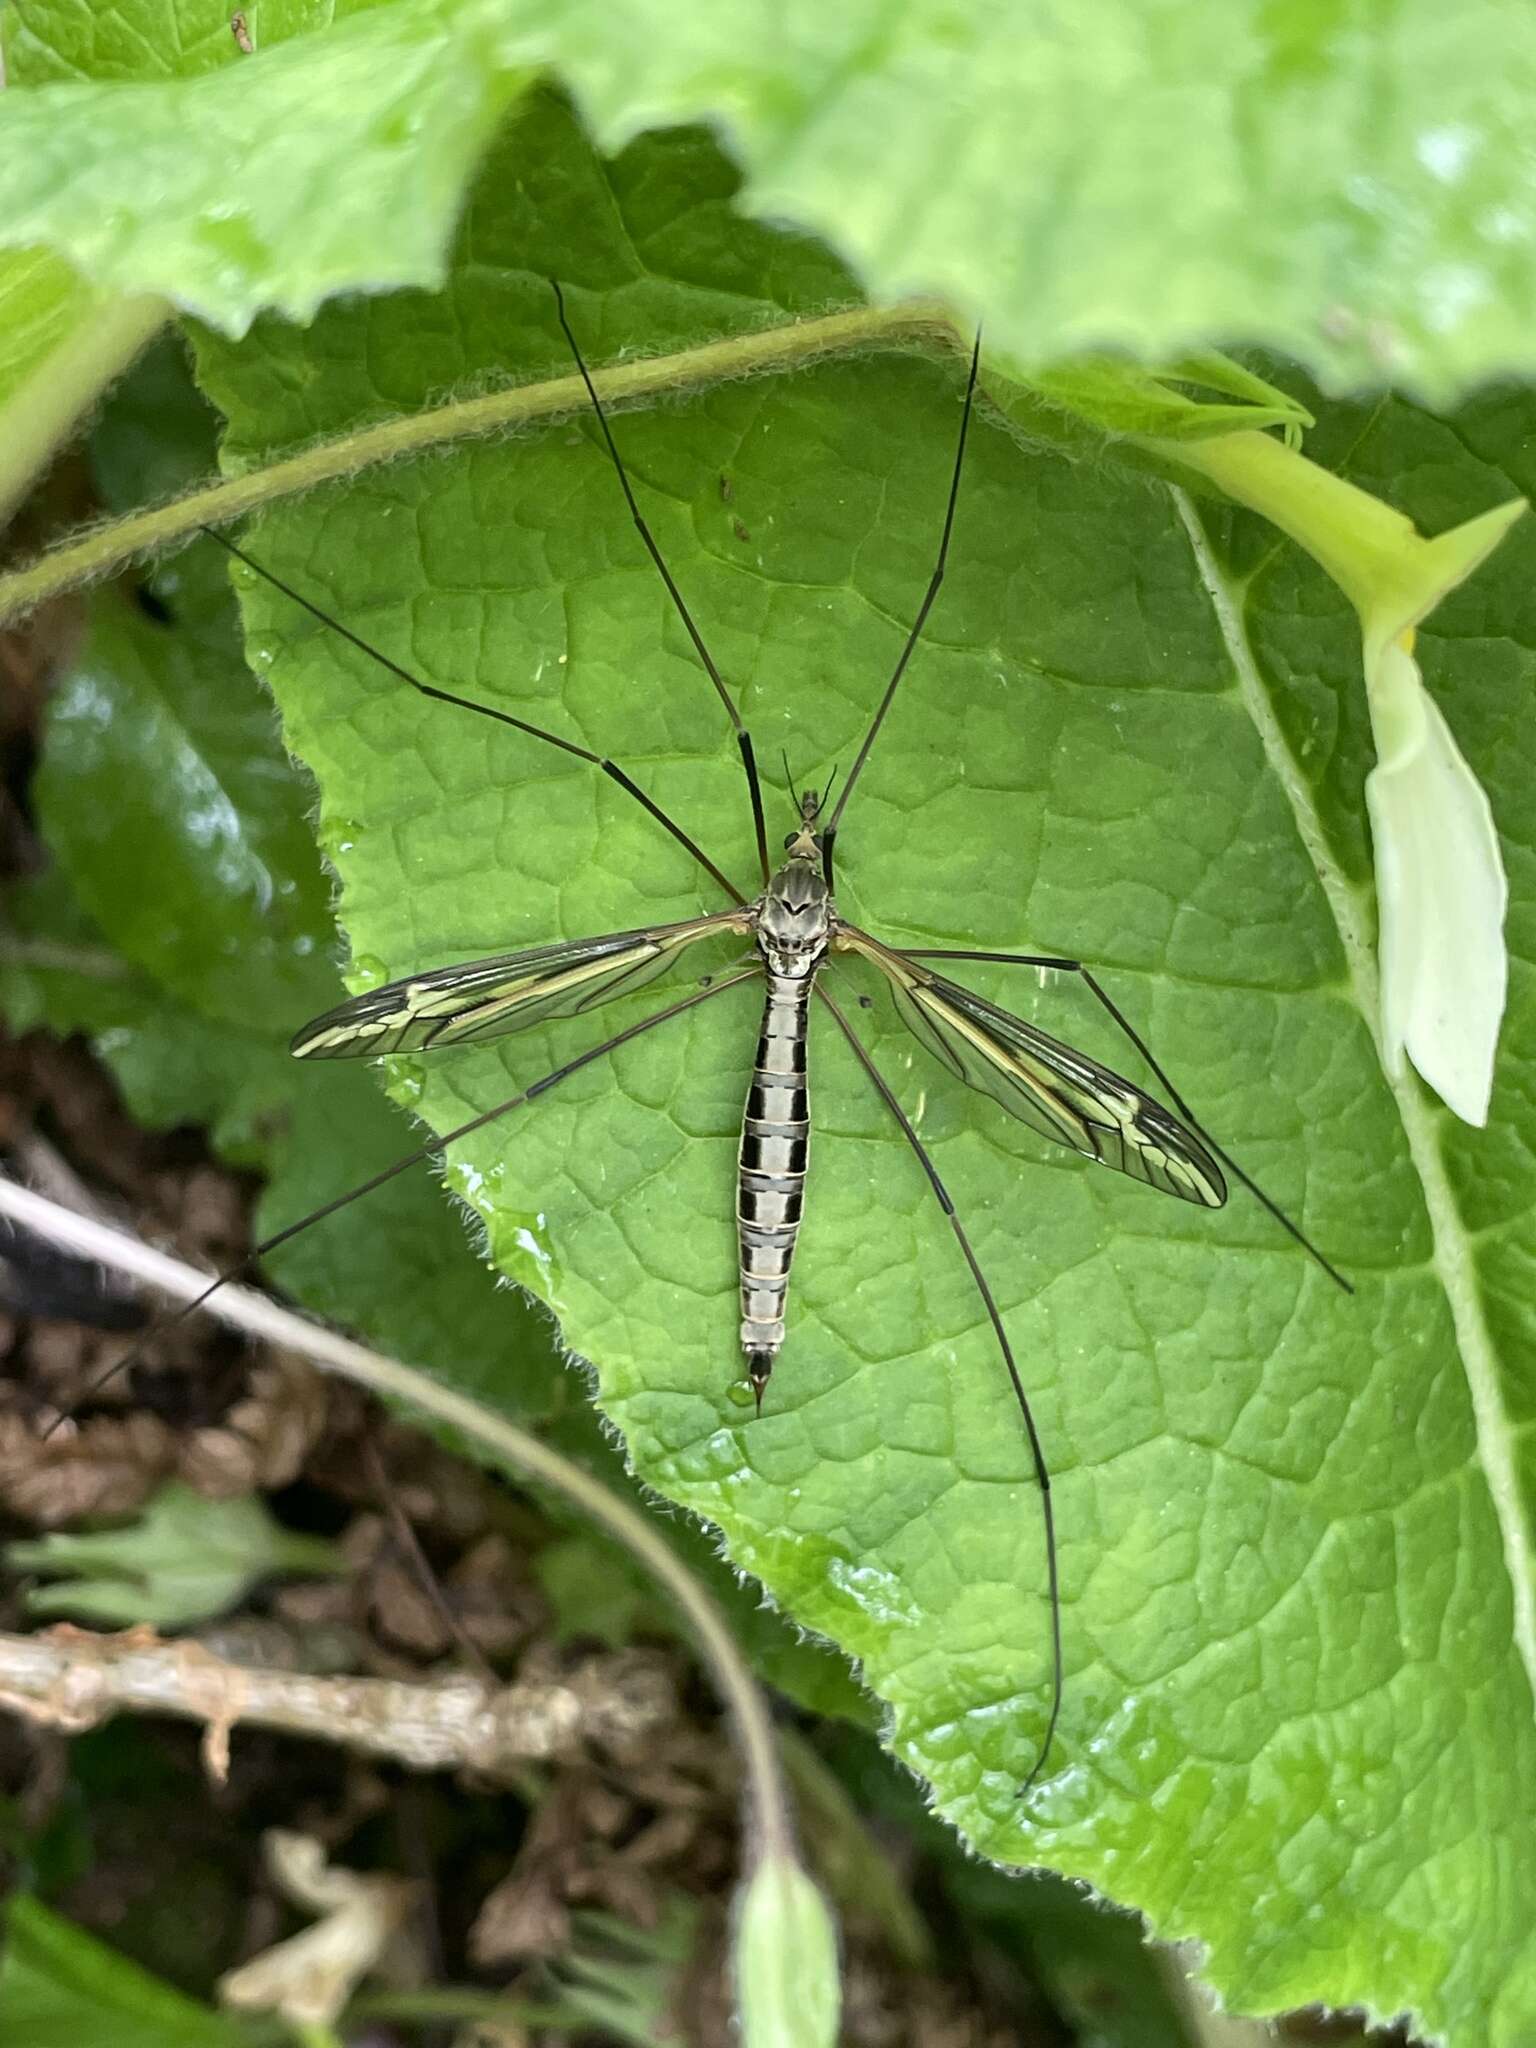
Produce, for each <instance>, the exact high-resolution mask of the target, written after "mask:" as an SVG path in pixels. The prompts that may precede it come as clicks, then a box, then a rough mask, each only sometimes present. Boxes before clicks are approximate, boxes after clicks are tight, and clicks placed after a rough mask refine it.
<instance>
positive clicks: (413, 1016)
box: [291, 910, 749, 1060]
mask: <svg viewBox="0 0 1536 2048" xmlns="http://www.w3.org/2000/svg"><path fill="white" fill-rule="evenodd" d="M748 930H749V926H748V924H747V922H746V918H745V916H744V914H743V913H742V912H741V911H739V910H723V911H719V912H717V913H715V914H713V915H711V916H709V917H690V918H687V919H685V920H684V921H683V922H682V923H681V924H663V925H656V926H654V927H652V929H650V930H649V931H634V932H609V933H608V934H607V935H606V936H605V937H602V938H596V939H571V940H569V941H567V942H566V943H565V944H564V945H559V946H535V947H533V948H532V949H531V950H530V951H528V952H526V953H503V954H500V955H499V956H498V957H497V958H495V959H493V960H471V961H469V962H468V963H467V964H465V965H464V966H462V967H438V968H434V969H433V970H432V971H431V972H429V973H426V974H409V975H406V976H405V977H404V978H403V979H402V980H400V981H391V982H388V983H387V984H386V985H385V986H384V987H383V988H374V989H369V990H368V991H367V992H366V994H364V995H360V996H354V997H353V998H352V1000H351V1001H350V1002H347V1003H341V1004H339V1005H338V1007H337V1008H336V1009H334V1010H327V1011H326V1013H325V1015H324V1016H323V1017H316V1018H315V1020H314V1022H313V1023H311V1024H306V1025H305V1026H304V1028H303V1030H302V1031H300V1032H299V1033H298V1034H297V1036H296V1037H295V1038H294V1041H293V1045H292V1048H291V1050H292V1051H293V1053H294V1055H295V1057H296V1058H298V1059H301V1060H317V1059H319V1060H334V1059H376V1058H378V1057H379V1056H380V1055H381V1054H384V1053H395V1052H418V1051H420V1052H430V1051H436V1050H439V1049H441V1048H442V1047H444V1046H450V1045H471V1044H474V1043H477V1042H478V1041H479V1040H481V1039H486V1038H499V1037H501V1036H502V1035H503V1034H504V1033H506V1032H509V1031H523V1030H526V1029H527V1028H528V1027H529V1026H530V1025H533V1024H543V1023H545V1022H547V1020H548V1019H550V1018H551V1017H574V1016H577V1015H578V1014H579V1013H580V1012H581V1011H583V1010H590V1009H594V1008H595V1007H596V1006H597V1004H599V1003H605V1002H607V1001H608V1000H609V998H610V997H612V996H618V995H628V994H630V993H631V991H633V990H634V989H637V988H643V987H644V986H645V984H646V983H647V982H648V981H654V980H655V978H656V976H657V975H659V974H664V973H665V972H666V970H667V969H668V968H669V967H670V966H671V964H672V962H673V961H674V960H675V959H676V958H677V955H678V954H679V953H680V952H681V951H682V950H683V948H684V947H685V946H691V945H692V944H693V943H694V941H695V940H697V939H708V938H715V937H718V936H719V935H721V934H723V933H727V932H740V933H742V934H743V935H745V934H746V933H747V931H748Z"/></svg>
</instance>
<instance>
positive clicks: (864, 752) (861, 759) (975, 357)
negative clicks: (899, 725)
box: [821, 327, 981, 889]
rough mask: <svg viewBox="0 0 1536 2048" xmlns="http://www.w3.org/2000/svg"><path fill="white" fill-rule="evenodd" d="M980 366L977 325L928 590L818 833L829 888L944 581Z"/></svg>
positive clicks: (979, 335) (978, 330) (979, 344)
mask: <svg viewBox="0 0 1536 2048" xmlns="http://www.w3.org/2000/svg"><path fill="white" fill-rule="evenodd" d="M980 367H981V329H980V328H979V327H978V328H977V330H976V343H975V346H974V347H973V348H972V350H971V374H970V376H969V378H968V379H967V381H966V386H965V407H964V410H963V411H962V412H961V414H960V438H959V440H958V442H957V443H956V444H955V468H954V474H953V475H952V476H951V477H950V480H949V503H948V504H947V505H946V506H945V508H944V528H943V531H942V533H941V534H940V535H939V552H938V557H937V559H936V560H935V562H934V565H933V574H932V576H930V577H929V579H928V589H927V591H926V593H925V594H924V597H923V601H922V603H921V604H920V605H919V606H918V608H917V617H916V618H915V619H914V620H913V621H912V630H911V632H910V633H909V634H908V635H907V640H906V645H905V646H904V647H903V648H902V650H901V653H900V655H899V657H898V658H897V662H896V666H895V668H894V669H893V670H892V671H891V680H890V681H889V682H888V683H887V684H886V686H885V695H884V696H883V697H882V698H881V699H880V702H879V705H878V706H877V707H876V710H875V715H874V717H873V718H872V719H871V720H870V722H869V730H868V732H867V733H865V735H864V743H863V745H862V746H861V747H860V748H859V751H858V753H857V754H856V755H855V756H854V761H853V766H852V768H850V769H849V771H848V780H847V781H846V782H845V783H844V784H843V793H842V795H841V796H840V797H839V798H838V800H837V808H836V809H835V810H834V811H833V813H832V816H831V818H830V819H829V820H828V821H827V824H826V827H825V829H824V831H823V832H822V835H821V852H822V861H823V864H824V867H825V872H826V877H827V887H828V888H829V889H830V888H831V886H832V848H833V844H834V842H835V841H836V838H837V828H838V825H839V824H840V823H841V822H842V816H843V812H844V811H845V810H847V808H848V799H849V797H851V796H852V795H853V786H854V784H855V783H856V782H857V781H858V779H859V776H860V774H861V772H862V771H863V767H864V763H865V762H866V761H867V760H868V759H869V751H870V748H871V747H873V745H874V744H875V740H876V739H877V737H878V736H879V732H880V728H881V726H882V725H883V724H884V723H885V714H886V713H887V712H888V711H889V710H890V708H891V700H892V699H893V698H894V697H895V695H896V691H897V688H898V687H899V685H900V683H901V679H902V677H903V676H904V675H905V674H906V672H907V663H908V662H909V661H910V660H911V659H912V654H913V650H914V649H915V648H916V646H917V643H918V640H919V638H920V637H921V634H922V630H923V627H924V626H925V625H926V624H927V623H928V614H929V613H930V612H931V611H932V610H933V603H934V599H935V598H936V597H937V596H938V594H939V588H940V586H941V585H942V583H943V581H944V569H945V565H946V563H947V562H948V560H949V538H950V535H951V534H952V533H953V532H954V528H955V503H956V500H957V499H958V498H959V496H960V472H961V470H962V469H963V468H964V467H965V440H966V435H967V434H968V433H969V432H970V427H971V409H972V407H973V405H974V403H975V399H976V373H977V371H978V370H979V369H980Z"/></svg>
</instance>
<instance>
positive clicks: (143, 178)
mask: <svg viewBox="0 0 1536 2048" xmlns="http://www.w3.org/2000/svg"><path fill="white" fill-rule="evenodd" d="M251 11H252V13H253V14H254V15H255V16H256V19H257V20H258V23H259V24H260V33H261V34H262V37H263V42H264V45H265V44H266V43H267V42H268V39H269V38H270V47H264V48H263V51H262V53H261V55H260V56H246V55H244V54H243V53H242V52H241V51H240V49H239V48H238V47H237V45H236V43H235V40H234V38H233V36H232V35H231V33H230V15H231V13H232V12H233V9H232V8H230V7H229V6H227V5H226V4H225V0H212V4H209V0H193V4H192V5H190V6H187V7H174V8H173V7H172V6H170V5H169V4H167V0H126V4H125V5H123V6H121V7H117V8H114V9H113V10H112V11H111V13H110V15H109V16H108V17H107V18H106V19H105V20H103V19H101V18H99V17H98V15H97V14H96V13H95V12H94V11H92V10H88V9H81V8H78V7H72V6H59V5H57V4H54V0H31V4H24V5H20V6H16V7H13V8H12V9H11V10H10V14H9V18H8V20H7V23H6V31H7V33H6V42H5V48H6V53H7V55H8V57H9V58H10V60H11V64H12V75H13V78H19V79H20V80H21V81H23V82H25V83H27V84H32V85H34V86H36V87H37V88H38V89H36V90H33V91H30V92H28V91H19V92H14V91H13V92H10V93H7V95H6V97H5V100H4V103H3V104H0V220H3V225H0V241H3V242H4V243H5V244H6V245H8V246H21V247H27V246H30V245H33V244H47V245H49V246H51V247H52V248H54V249H56V250H58V251H59V252H61V253H62V254H64V255H66V256H68V257H69V259H70V260H71V261H72V262H73V263H74V264H75V266H76V267H77V268H78V270H79V271H80V272H81V273H82V275H83V276H85V277H86V278H88V279H89V280H90V282H91V283H92V284H95V285H98V286H100V287H102V288H103V289H106V290H111V291H122V292H153V293H157V294H159V295H161V296H162V297H166V298H170V299H172V300H174V301H176V302H177V303H178V304H180V305H183V306H187V307H191V308H195V309H196V310H197V311H199V312H201V313H203V314H205V315H206V316H207V317H209V318H210V319H215V320H220V321H222V322H225V323H226V324H227V325H229V326H230V327H232V328H234V329H235V330H237V331H238V330H239V329H240V328H242V327H244V326H245V324H246V323H247V322H248V321H249V319H250V317H251V315H252V313H253V312H254V311H255V310H256V309H257V308H258V307H260V306H264V305H280V306H282V307H283V308H284V309H285V310H286V311H288V312H289V313H291V314H294V315H295V316H303V315H305V314H307V313H309V312H312V311H313V310H314V308H315V307H316V306H318V305H319V304H320V303H321V302H322V301H323V300H324V299H325V298H327V297H328V296H329V295H330V294H331V293H333V292H337V291H344V290H347V289H348V288H352V287H356V286H357V285H360V284H368V285H384V284H395V283H401V282H412V283H418V282H420V281H421V280H423V279H426V278H430V277H434V276H435V275H436V274H437V273H438V271H439V270H440V268H441V263H442V252H443V246H444V242H445V239H446V237H447V235H448V233H449V231H450V230H451V227H452V223H453V219H454V216H455V213H456V212H457V209H458V204H459V200H460V197H461V195H462V192H463V188H464V183H465V180H466V179H467V178H468V176H469V175H470V173H471V171H472V170H473V168H474V165H475V162H476V159H477V158H478V156H479V154H480V151H481V149H482V148H483V147H484V145H485V142H486V140H487V138H488V136H489V134H490V132H491V130H492V128H493V127H494V125H495V123H496V120H497V118H498V116H499V114H500V113H501V111H502V109H503V108H504V107H505V106H506V104H507V102H508V100H509V99H510V98H511V97H512V96H513V94H514V93H515V92H516V91H517V90H518V89H519V88H520V86H521V85H522V83H523V82H524V79H525V76H526V73H525V72H524V70H523V69H522V67H521V66H520V65H518V64H517V63H516V61H515V60H514V59H513V58H512V57H511V56H510V55H507V56H503V55H502V51H503V49H504V46H505V39H504V37H502V36H501V35H500V33H499V32H498V15H499V11H500V10H499V9H498V8H497V7H495V6H494V5H491V4H489V0H288V4H287V5H280V6H277V7H266V6H263V7H262V8H261V9H260V10H259V12H258V11H257V10H251ZM268 17H270V20H269V19H268ZM306 30H310V31H323V32H311V33H304V31H306Z"/></svg>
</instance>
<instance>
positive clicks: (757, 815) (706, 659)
mask: <svg viewBox="0 0 1536 2048" xmlns="http://www.w3.org/2000/svg"><path fill="white" fill-rule="evenodd" d="M549 283H550V289H551V290H552V291H553V293H554V295H555V311H556V313H557V314H558V315H559V317H560V327H561V331H562V333H563V334H564V335H565V338H566V341H567V343H568V344H569V346H570V351H571V354H572V356H573V357H574V358H575V360H576V367H577V369H578V370H579V371H580V372H581V381H582V383H583V384H585V385H586V387H587V396H588V398H590V399H591V401H592V410H593V412H595V413H596V415H597V424H598V425H599V427H601V429H602V432H603V441H604V443H605V444H606V446H607V449H608V455H609V458H610V460H611V461H612V463H613V466H614V469H615V471H616V472H617V475H618V479H619V487H620V489H621V490H622V491H623V493H624V502H625V504H626V505H627V506H628V507H629V516H630V518H631V519H633V520H634V522H635V530H636V531H637V532H638V534H639V535H640V538H641V539H642V540H643V541H644V542H645V547H646V552H647V554H649V556H650V558H651V560H652V561H653V562H654V563H655V564H656V568H657V572H658V574H659V575H660V577H661V580H662V582H663V583H664V584H665V585H666V586H667V595H668V597H670V598H671V600H672V603H673V605H674V607H675V608H676V611H677V615H678V617H679V618H680V619H681V620H682V622H683V624H684V626H685V627H686V628H687V630H688V638H689V639H690V640H691V641H692V642H693V650H694V652H695V654H697V655H698V657H699V660H700V661H701V662H702V663H703V664H704V673H705V674H706V675H707V676H708V677H709V680H710V681H711V682H712V683H713V684H714V686H715V691H716V694H717V695H718V696H719V699H720V702H721V703H722V704H723V705H724V706H725V712H726V716H727V717H728V718H729V719H730V721H731V730H732V732H734V733H735V735H736V746H737V749H738V750H739V752H740V754H741V765H742V768H743V770H744V772H745V774H746V778H747V794H748V795H749V796H750V797H751V799H752V828H753V830H754V831H755V832H756V834H757V857H758V859H759V861H760V862H761V863H762V869H763V880H764V881H765V882H766V881H767V880H768V877H769V873H770V870H769V866H768V827H767V825H766V824H765V823H764V820H763V786H762V784H761V782H760V781H759V780H758V774H757V758H756V756H755V755H754V754H753V752H752V735H751V733H749V732H748V731H747V728H746V727H745V726H744V725H743V724H742V722H741V713H740V712H739V711H738V710H737V709H736V700H735V698H734V697H733V696H732V695H731V693H730V691H729V690H728V689H727V688H726V686H725V678H724V677H723V676H722V675H721V673H720V671H719V669H718V668H716V666H715V662H714V657H713V655H711V653H710V651H709V649H708V648H707V647H706V646H705V645H704V636H703V634H702V633H701V632H700V631H699V629H698V627H697V626H696V625H695V624H694V622H693V613H692V612H691V611H689V609H688V606H687V604H686V603H685V602H684V599H683V593H682V592H681V591H680V590H679V589H678V587H677V584H676V583H675V582H674V581H673V577H672V571H671V570H670V569H669V568H668V567H667V565H666V563H665V562H664V561H663V559H662V554H661V549H660V548H659V547H657V545H656V539H655V536H654V535H653V534H652V532H651V529H650V528H649V527H648V526H647V525H646V523H645V515H644V513H643V512H642V511H641V510H640V507H639V506H638V505H637V504H636V502H635V494H634V492H633V491H632V490H631V489H630V484H629V476H628V473H627V472H626V470H625V468H624V464H623V461H622V460H621V459H620V456H619V450H618V444H617V443H616V442H615V440H614V438H613V429H612V428H611V427H610V426H609V424H608V415H607V413H606V412H605V411H604V410H603V401H602V400H601V399H600V398H599V397H598V395H597V386H596V385H595V384H594V383H593V382H592V377H591V373H590V372H589V371H588V369H587V365H586V362H585V361H584V359H583V357H582V353H581V350H580V348H579V347H578V346H577V342H576V336H575V334H574V333H573V332H572V329H571V323H570V321H569V320H568V319H567V318H566V312H565V294H564V292H563V291H561V289H560V286H559V283H558V282H557V280H556V279H554V278H551V279H550V280H549Z"/></svg>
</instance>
